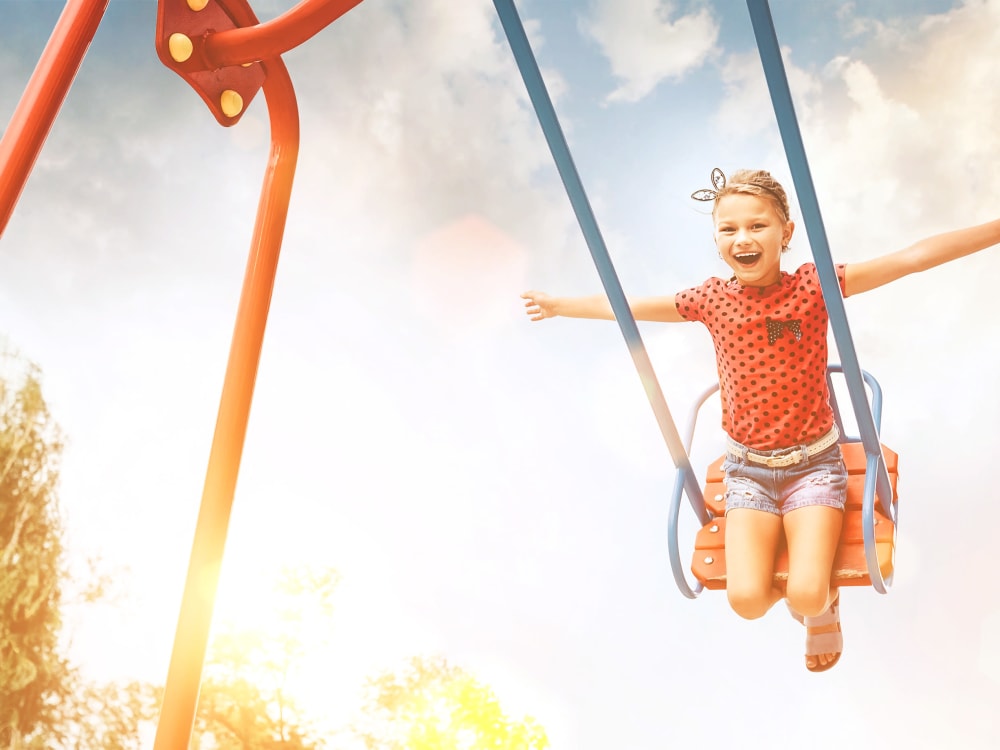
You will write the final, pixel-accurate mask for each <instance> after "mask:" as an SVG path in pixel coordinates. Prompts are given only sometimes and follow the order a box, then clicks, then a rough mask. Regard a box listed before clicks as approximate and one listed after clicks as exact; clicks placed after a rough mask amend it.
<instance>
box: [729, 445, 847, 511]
mask: <svg viewBox="0 0 1000 750" xmlns="http://www.w3.org/2000/svg"><path fill="white" fill-rule="evenodd" d="M792 450H794V449H792ZM787 452H788V451H782V450H777V451H767V452H761V453H763V454H764V455H779V456H780V455H781V454H782V453H787ZM722 468H723V470H724V471H725V472H726V479H725V481H726V512H727V513H728V512H729V511H731V510H732V509H733V508H752V509H753V510H762V511H764V512H766V513H774V514H775V515H777V516H783V515H785V514H786V513H789V512H791V511H793V510H795V509H796V508H804V507H806V506H809V505H825V506H828V507H830V508H839V509H840V510H843V509H844V504H845V502H846V500H847V468H846V467H845V466H844V458H843V456H842V455H841V452H840V445H837V444H835V445H832V446H830V447H829V448H827V449H826V450H824V451H823V452H821V453H817V454H816V455H814V456H806V457H804V458H803V459H802V460H801V461H800V462H799V463H797V464H793V465H792V466H783V467H781V468H770V467H767V466H764V465H763V464H758V463H754V462H752V461H748V460H747V459H746V457H745V454H743V455H735V454H734V453H733V452H732V451H728V452H727V453H726V460H725V461H724V462H723V464H722Z"/></svg>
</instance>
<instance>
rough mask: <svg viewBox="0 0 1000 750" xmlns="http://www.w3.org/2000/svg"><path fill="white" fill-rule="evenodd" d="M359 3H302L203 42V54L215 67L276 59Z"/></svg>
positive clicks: (340, 0)
mask: <svg viewBox="0 0 1000 750" xmlns="http://www.w3.org/2000/svg"><path fill="white" fill-rule="evenodd" d="M361 2H362V0H302V2H300V3H299V4H298V5H296V6H295V7H294V8H292V9H291V10H288V11H286V12H285V13H283V14H281V15H280V16H278V17H277V18H274V19H272V20H270V21H267V22H265V23H262V24H258V25H256V26H244V27H241V28H236V29H227V30H225V31H219V32H218V33H216V34H212V35H211V36H210V37H208V38H206V39H205V55H206V57H208V59H209V60H211V61H212V63H214V64H215V66H217V67H220V68H222V67H225V66H227V65H241V64H242V63H245V62H252V61H254V60H266V59H269V58H271V57H277V56H278V55H281V54H283V53H285V52H288V50H290V49H294V48H295V47H297V46H299V45H300V44H302V43H303V42H305V41H307V40H308V39H310V38H312V37H313V36H315V35H316V34H318V33H319V32H320V31H322V30H323V29H325V28H326V27H327V26H329V25H330V24H331V23H333V22H334V21H336V20H337V19H338V18H340V17H341V16H342V15H344V14H345V13H346V12H347V11H349V10H350V9H351V8H353V7H354V6H355V5H360V4H361Z"/></svg>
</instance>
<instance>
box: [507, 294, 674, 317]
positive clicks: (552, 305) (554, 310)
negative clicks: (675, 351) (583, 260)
mask: <svg viewBox="0 0 1000 750" xmlns="http://www.w3.org/2000/svg"><path fill="white" fill-rule="evenodd" d="M521 297H522V298H523V299H524V300H525V303H524V306H525V308H526V311H527V313H528V317H529V318H531V319H532V320H544V319H545V318H554V317H556V316H559V315H561V316H562V317H564V318H592V319H596V320H614V319H615V316H614V312H613V311H612V310H611V302H609V301H608V298H607V297H605V296H604V295H601V294H596V295H593V296H591V297H552V296H550V295H548V294H546V293H545V292H539V291H535V290H532V291H528V292H525V293H524V294H522V295H521ZM629 308H630V309H631V310H632V316H633V317H634V318H635V319H636V320H648V321H653V322H657V323H679V322H681V321H683V320H684V318H682V317H681V315H680V313H679V312H677V304H676V303H675V302H674V297H673V295H670V296H667V297H638V298H636V299H630V300H629Z"/></svg>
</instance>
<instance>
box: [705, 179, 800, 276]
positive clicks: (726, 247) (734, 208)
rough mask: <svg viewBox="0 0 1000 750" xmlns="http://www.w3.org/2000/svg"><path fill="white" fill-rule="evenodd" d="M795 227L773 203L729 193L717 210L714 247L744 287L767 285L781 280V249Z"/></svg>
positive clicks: (750, 196)
mask: <svg viewBox="0 0 1000 750" xmlns="http://www.w3.org/2000/svg"><path fill="white" fill-rule="evenodd" d="M794 229H795V224H794V223H793V222H791V221H788V222H785V221H783V220H782V218H781V216H780V215H779V214H778V212H777V210H776V209H775V207H774V204H773V203H771V201H769V200H766V199H764V198H759V197H758V196H756V195H747V194H745V193H730V194H729V195H726V196H723V197H722V198H721V199H719V202H718V204H717V205H716V207H715V244H716V247H718V248H719V255H721V256H722V259H723V260H724V261H725V262H726V265H728V266H729V267H730V268H732V269H733V272H734V273H735V274H736V279H737V281H739V282H740V283H741V284H743V286H768V285H770V284H776V283H778V281H779V280H780V279H781V249H782V248H783V247H786V246H787V245H788V242H789V241H790V240H791V239H792V232H793V231H794Z"/></svg>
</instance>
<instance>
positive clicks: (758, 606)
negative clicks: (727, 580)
mask: <svg viewBox="0 0 1000 750" xmlns="http://www.w3.org/2000/svg"><path fill="white" fill-rule="evenodd" d="M770 593H771V592H770V591H769V590H768V591H763V590H760V591H758V590H755V589H746V588H742V589H737V588H733V587H731V586H730V587H729V588H727V589H726V596H727V597H728V598H729V606H730V607H732V610H733V612H735V613H736V614H738V615H739V616H740V617H742V618H744V619H746V620H756V619H757V618H758V617H763V616H764V615H765V614H766V613H767V611H768V610H769V609H770V608H771V604H772V601H771V596H770Z"/></svg>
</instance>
